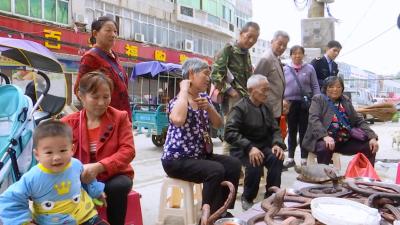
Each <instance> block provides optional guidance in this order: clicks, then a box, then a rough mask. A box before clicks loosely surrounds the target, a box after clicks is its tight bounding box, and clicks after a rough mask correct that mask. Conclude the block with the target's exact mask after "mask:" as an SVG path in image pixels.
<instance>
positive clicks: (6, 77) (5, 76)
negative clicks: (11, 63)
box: [0, 72, 48, 84]
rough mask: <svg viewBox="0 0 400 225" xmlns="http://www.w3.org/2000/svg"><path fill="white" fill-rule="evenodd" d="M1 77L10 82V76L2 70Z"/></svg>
mask: <svg viewBox="0 0 400 225" xmlns="http://www.w3.org/2000/svg"><path fill="white" fill-rule="evenodd" d="M0 77H1V78H3V79H4V80H5V81H6V84H10V78H8V76H7V75H5V74H4V73H1V72H0ZM47 79H48V78H47Z"/></svg>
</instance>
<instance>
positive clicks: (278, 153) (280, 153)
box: [271, 145, 285, 160]
mask: <svg viewBox="0 0 400 225" xmlns="http://www.w3.org/2000/svg"><path fill="white" fill-rule="evenodd" d="M271 150H272V153H273V154H274V155H275V156H276V158H278V159H279V160H284V159H285V153H284V152H283V149H282V148H281V147H279V146H278V145H274V146H272V149H271Z"/></svg>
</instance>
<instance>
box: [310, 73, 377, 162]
mask: <svg viewBox="0 0 400 225" xmlns="http://www.w3.org/2000/svg"><path fill="white" fill-rule="evenodd" d="M343 90H344V83H343V80H342V78H341V77H336V76H334V77H328V78H326V79H325V81H324V84H323V86H322V90H321V91H322V93H323V94H319V95H315V96H314V97H313V99H312V103H311V107H310V111H309V118H308V127H307V131H306V134H305V137H304V140H303V143H302V146H303V147H304V148H305V149H306V150H308V151H310V152H314V153H315V154H316V155H317V161H318V163H322V164H329V163H330V161H331V158H332V155H333V153H334V152H338V153H340V154H343V155H354V154H356V153H359V152H361V153H362V154H364V155H365V156H366V157H367V158H368V159H369V161H370V162H371V164H372V165H374V163H375V156H376V152H377V151H378V148H379V145H378V141H377V140H378V136H377V135H376V133H375V132H374V131H373V130H371V128H370V127H369V125H368V124H367V122H366V121H365V120H364V118H363V117H362V116H361V115H359V114H358V113H357V112H356V110H355V109H354V107H353V105H352V103H351V101H350V99H349V98H348V97H347V96H345V95H343ZM352 129H354V130H353V131H357V133H358V134H354V133H355V132H354V133H353V131H351V130H352Z"/></svg>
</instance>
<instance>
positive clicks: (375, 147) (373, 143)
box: [369, 138, 379, 154]
mask: <svg viewBox="0 0 400 225" xmlns="http://www.w3.org/2000/svg"><path fill="white" fill-rule="evenodd" d="M369 148H370V149H371V152H372V153H374V154H375V153H376V152H378V150H379V144H378V141H377V140H376V138H372V139H371V140H369Z"/></svg>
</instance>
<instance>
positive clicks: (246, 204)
mask: <svg viewBox="0 0 400 225" xmlns="http://www.w3.org/2000/svg"><path fill="white" fill-rule="evenodd" d="M240 202H241V203H242V209H243V210H245V211H246V210H249V209H250V208H251V207H252V206H253V205H254V203H253V201H251V202H250V201H247V199H246V198H245V197H243V195H242V197H241V199H240Z"/></svg>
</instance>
